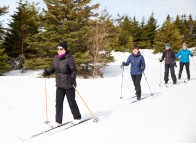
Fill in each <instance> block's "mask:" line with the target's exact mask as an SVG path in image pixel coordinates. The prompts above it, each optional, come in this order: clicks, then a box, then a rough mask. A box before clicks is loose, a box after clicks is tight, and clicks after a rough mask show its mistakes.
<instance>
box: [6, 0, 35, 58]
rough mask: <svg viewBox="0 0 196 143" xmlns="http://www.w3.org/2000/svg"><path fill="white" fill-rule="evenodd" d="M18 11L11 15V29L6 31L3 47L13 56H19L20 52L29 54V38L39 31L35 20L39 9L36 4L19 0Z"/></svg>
mask: <svg viewBox="0 0 196 143" xmlns="http://www.w3.org/2000/svg"><path fill="white" fill-rule="evenodd" d="M18 4H19V6H18V7H17V11H16V12H15V13H14V14H13V15H12V16H11V17H12V21H11V23H9V24H8V25H9V29H8V31H7V32H6V36H5V40H4V42H3V47H4V48H5V50H6V52H7V53H8V55H9V56H11V57H17V56H18V55H19V54H26V55H28V52H29V53H30V51H27V46H28V44H27V42H26V41H25V40H27V38H28V37H30V36H31V35H33V34H35V33H38V27H37V26H36V24H35V22H34V20H35V17H36V15H37V14H38V11H37V10H36V9H35V6H34V4H32V5H30V4H29V3H28V2H27V1H25V3H23V0H20V1H19V3H18Z"/></svg>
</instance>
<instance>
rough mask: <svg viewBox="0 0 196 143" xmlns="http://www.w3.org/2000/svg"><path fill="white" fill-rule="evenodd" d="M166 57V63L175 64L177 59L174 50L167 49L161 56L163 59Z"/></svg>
mask: <svg viewBox="0 0 196 143" xmlns="http://www.w3.org/2000/svg"><path fill="white" fill-rule="evenodd" d="M164 59H165V64H174V63H175V61H176V55H175V53H174V52H173V51H172V50H170V49H169V50H165V51H164V52H163V55H162V57H161V61H163V60H164Z"/></svg>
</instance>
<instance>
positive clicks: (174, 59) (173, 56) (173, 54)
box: [172, 51, 176, 63]
mask: <svg viewBox="0 0 196 143" xmlns="http://www.w3.org/2000/svg"><path fill="white" fill-rule="evenodd" d="M172 59H173V62H174V63H175V61H176V55H175V53H174V51H172Z"/></svg>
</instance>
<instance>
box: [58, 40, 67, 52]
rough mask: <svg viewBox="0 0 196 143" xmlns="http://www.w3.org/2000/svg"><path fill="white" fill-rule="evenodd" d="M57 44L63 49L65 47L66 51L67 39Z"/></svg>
mask: <svg viewBox="0 0 196 143" xmlns="http://www.w3.org/2000/svg"><path fill="white" fill-rule="evenodd" d="M59 46H61V47H62V48H63V49H65V51H67V48H68V44H67V41H63V42H61V43H60V44H59Z"/></svg>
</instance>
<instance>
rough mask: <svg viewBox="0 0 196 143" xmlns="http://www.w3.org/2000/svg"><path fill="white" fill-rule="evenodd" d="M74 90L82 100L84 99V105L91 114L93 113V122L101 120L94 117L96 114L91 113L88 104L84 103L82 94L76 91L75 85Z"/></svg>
mask: <svg viewBox="0 0 196 143" xmlns="http://www.w3.org/2000/svg"><path fill="white" fill-rule="evenodd" d="M73 87H74V89H75V90H76V92H77V93H78V95H79V96H80V98H81V99H82V101H83V103H84V104H85V105H86V107H87V109H88V110H89V112H90V113H91V115H92V117H93V122H98V121H99V119H98V118H97V117H95V116H94V114H93V113H92V112H91V110H90V108H89V107H88V105H87V104H86V102H85V101H84V99H83V98H82V96H81V94H80V93H79V92H78V90H77V89H76V87H75V85H73Z"/></svg>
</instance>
